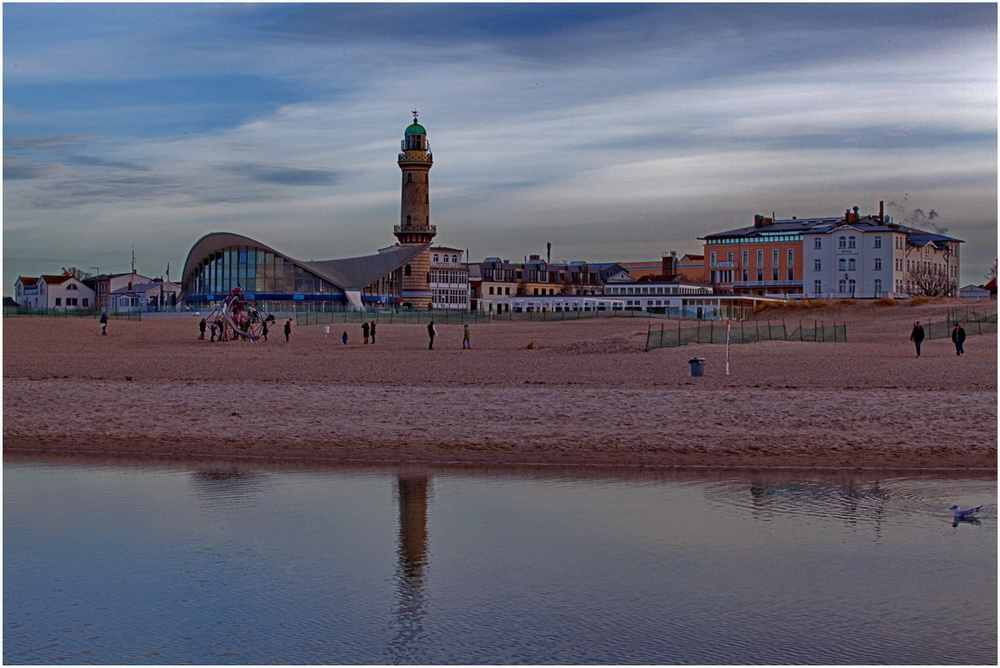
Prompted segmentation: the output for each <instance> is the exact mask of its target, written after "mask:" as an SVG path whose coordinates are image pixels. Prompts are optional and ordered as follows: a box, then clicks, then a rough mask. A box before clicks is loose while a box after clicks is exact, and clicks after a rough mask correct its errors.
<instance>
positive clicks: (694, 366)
mask: <svg viewBox="0 0 1000 668" xmlns="http://www.w3.org/2000/svg"><path fill="white" fill-rule="evenodd" d="M688 364H690V365H691V375H692V376H704V375H705V358H704V357H692V358H691V359H689V360H688Z"/></svg>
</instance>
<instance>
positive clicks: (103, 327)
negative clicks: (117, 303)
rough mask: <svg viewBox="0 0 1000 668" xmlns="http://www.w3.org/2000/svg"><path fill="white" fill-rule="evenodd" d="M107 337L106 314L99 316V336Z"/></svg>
mask: <svg viewBox="0 0 1000 668" xmlns="http://www.w3.org/2000/svg"><path fill="white" fill-rule="evenodd" d="M107 335H108V314H107V313H102V314H101V336H107Z"/></svg>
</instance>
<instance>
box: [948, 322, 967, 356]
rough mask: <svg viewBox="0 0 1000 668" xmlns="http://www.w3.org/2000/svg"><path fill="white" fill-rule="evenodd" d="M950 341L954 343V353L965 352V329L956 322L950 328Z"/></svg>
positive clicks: (961, 353) (962, 353) (960, 353)
mask: <svg viewBox="0 0 1000 668" xmlns="http://www.w3.org/2000/svg"><path fill="white" fill-rule="evenodd" d="M951 342H952V343H954V344H955V354H956V355H964V354H965V330H964V329H962V326H961V325H960V324H958V323H957V322H956V323H955V326H954V327H953V328H952V330H951Z"/></svg>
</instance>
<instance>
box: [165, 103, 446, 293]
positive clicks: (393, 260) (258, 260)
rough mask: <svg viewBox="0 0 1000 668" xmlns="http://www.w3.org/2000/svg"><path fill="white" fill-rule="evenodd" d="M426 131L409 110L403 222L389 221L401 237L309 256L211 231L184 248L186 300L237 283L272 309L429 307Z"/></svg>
mask: <svg viewBox="0 0 1000 668" xmlns="http://www.w3.org/2000/svg"><path fill="white" fill-rule="evenodd" d="M426 135H427V132H426V130H424V128H423V126H422V125H419V124H418V123H417V116H416V112H414V116H413V124H412V125H410V126H409V127H407V128H406V131H405V134H404V137H405V138H404V140H403V147H402V148H403V151H402V152H401V153H400V154H399V159H398V162H399V165H400V168H401V169H402V170H403V172H404V179H403V191H402V202H403V206H402V216H401V222H400V224H399V225H395V226H394V227H393V233H394V234H395V235H396V237H397V239H399V243H397V244H396V245H395V246H392V247H389V248H384V249H382V250H380V251H379V252H378V253H376V254H375V255H366V256H364V257H353V258H346V259H341V260H324V261H320V262H315V261H310V262H306V261H303V260H297V259H295V258H293V257H290V256H288V255H285V254H284V253H282V252H280V251H278V250H276V249H274V248H272V247H270V246H268V245H266V244H263V243H261V242H259V241H256V240H255V239H251V238H249V237H245V236H242V235H240V234H234V233H230V232H213V233H211V234H206V235H205V236H203V237H202V238H201V239H199V240H198V241H197V242H196V243H195V245H194V246H193V247H192V248H191V250H190V251H189V252H188V256H187V260H186V261H185V262H184V273H183V275H182V279H181V281H182V285H183V289H184V300H185V302H186V303H188V304H190V305H197V306H202V305H204V306H206V307H207V306H209V305H211V304H213V303H215V302H220V301H222V300H223V299H224V298H225V297H226V296H227V295H228V294H229V293H230V291H232V289H233V288H236V287H240V288H242V289H243V290H244V292H245V293H246V295H247V297H248V298H250V299H253V300H254V301H256V302H257V303H258V304H260V305H261V306H262V308H265V309H267V310H271V311H292V310H295V311H340V310H344V309H365V308H371V307H373V306H388V305H392V306H397V305H402V306H412V307H414V308H421V307H427V306H428V305H429V304H430V301H431V291H430V284H429V280H430V278H429V276H430V273H429V272H430V268H429V259H428V258H429V251H428V250H427V249H428V248H429V247H430V243H431V241H432V240H433V238H434V234H435V232H436V230H435V229H434V227H433V226H432V225H430V211H429V207H430V205H429V200H430V197H429V186H428V183H427V172H428V171H429V170H430V165H431V161H432V158H431V156H430V150H429V147H428V144H427V138H426ZM415 176H416V178H414V177H415Z"/></svg>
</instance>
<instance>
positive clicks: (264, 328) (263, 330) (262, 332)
mask: <svg viewBox="0 0 1000 668" xmlns="http://www.w3.org/2000/svg"><path fill="white" fill-rule="evenodd" d="M260 335H261V336H262V337H263V338H264V340H265V341H267V320H265V321H264V322H262V323H260Z"/></svg>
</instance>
